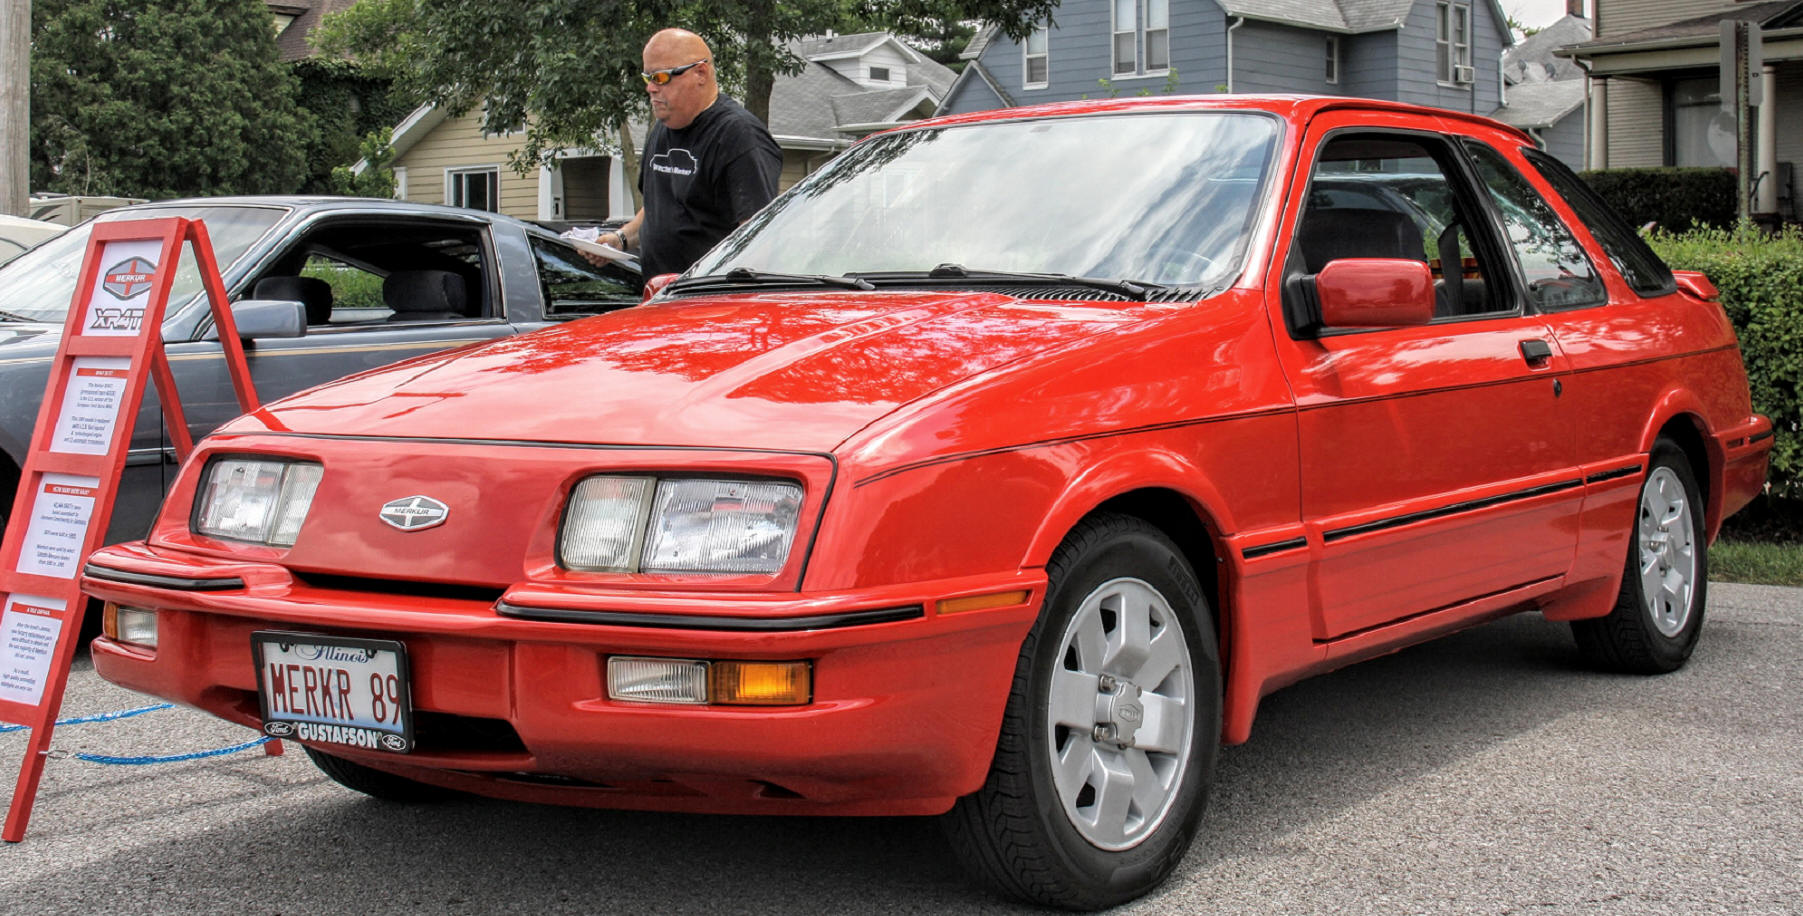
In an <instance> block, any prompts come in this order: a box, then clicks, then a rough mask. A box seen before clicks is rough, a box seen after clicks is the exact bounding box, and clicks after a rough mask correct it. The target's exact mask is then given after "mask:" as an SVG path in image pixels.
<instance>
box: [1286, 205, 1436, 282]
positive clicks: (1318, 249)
mask: <svg viewBox="0 0 1803 916" xmlns="http://www.w3.org/2000/svg"><path fill="white" fill-rule="evenodd" d="M1297 241H1298V242H1299V243H1300V244H1301V246H1302V259H1303V260H1304V261H1305V262H1306V264H1305V265H1304V266H1305V268H1306V269H1307V270H1308V272H1309V273H1320V272H1321V268H1323V267H1326V266H1327V262H1329V261H1335V260H1338V259H1340V258H1406V259H1408V260H1410V261H1425V260H1427V258H1425V257H1423V255H1422V252H1423V250H1424V249H1423V248H1422V245H1421V227H1419V226H1417V225H1416V224H1415V221H1414V220H1412V219H1410V218H1409V217H1408V216H1406V215H1404V214H1401V213H1398V212H1396V211H1395V210H1374V209H1364V208H1358V207H1331V208H1326V209H1320V210H1317V209H1314V208H1312V207H1311V208H1310V209H1309V210H1308V211H1307V212H1306V213H1304V214H1303V215H1302V235H1301V237H1300V238H1299V239H1298V240H1297Z"/></svg>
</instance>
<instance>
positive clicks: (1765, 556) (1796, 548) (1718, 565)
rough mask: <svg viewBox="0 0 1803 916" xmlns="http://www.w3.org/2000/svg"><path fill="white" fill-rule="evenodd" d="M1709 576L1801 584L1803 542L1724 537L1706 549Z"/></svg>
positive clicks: (1765, 582) (1743, 580)
mask: <svg viewBox="0 0 1803 916" xmlns="http://www.w3.org/2000/svg"><path fill="white" fill-rule="evenodd" d="M1709 578H1710V579H1711V580H1713V581H1716V582H1747V583H1751V584H1754V585H1792V586H1803V544H1776V543H1770V542H1760V541H1731V540H1728V539H1726V538H1723V539H1722V540H1719V541H1716V542H1715V543H1714V544H1713V545H1711V546H1710V548H1709Z"/></svg>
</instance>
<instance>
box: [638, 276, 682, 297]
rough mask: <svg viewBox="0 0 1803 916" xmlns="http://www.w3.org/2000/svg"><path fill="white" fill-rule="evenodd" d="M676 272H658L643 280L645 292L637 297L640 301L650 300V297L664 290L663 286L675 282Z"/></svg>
mask: <svg viewBox="0 0 1803 916" xmlns="http://www.w3.org/2000/svg"><path fill="white" fill-rule="evenodd" d="M676 277H677V275H676V274H658V275H657V276H655V277H652V278H651V279H649V280H646V281H645V294H644V295H643V296H641V297H639V301H640V302H650V301H651V297H652V296H655V295H657V294H658V293H661V292H663V291H664V287H666V286H669V285H670V284H671V283H673V282H675V280H676Z"/></svg>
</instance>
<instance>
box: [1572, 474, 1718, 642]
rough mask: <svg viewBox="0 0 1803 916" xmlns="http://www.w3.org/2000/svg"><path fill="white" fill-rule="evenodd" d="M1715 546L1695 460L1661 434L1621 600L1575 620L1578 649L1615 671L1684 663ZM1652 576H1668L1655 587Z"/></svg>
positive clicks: (1643, 489)
mask: <svg viewBox="0 0 1803 916" xmlns="http://www.w3.org/2000/svg"><path fill="white" fill-rule="evenodd" d="M1685 541H1688V543H1687V544H1686V543H1685ZM1708 552H1709V547H1708V544H1707V543H1706V539H1705V531H1704V527H1703V496H1702V490H1701V489H1699V488H1698V486H1697V480H1696V475H1695V474H1694V473H1693V472H1692V471H1691V468H1690V460H1689V459H1687V458H1685V457H1684V452H1683V451H1682V450H1681V449H1679V448H1678V447H1677V446H1676V445H1674V444H1673V443H1672V442H1670V441H1669V440H1666V439H1661V440H1659V441H1658V442H1657V443H1655V444H1654V445H1653V451H1652V454H1651V455H1650V456H1649V459H1648V461H1647V474H1646V478H1645V480H1643V481H1642V482H1641V485H1640V496H1639V505H1638V507H1637V509H1636V512H1635V523H1634V531H1633V532H1632V533H1631V536H1630V538H1629V543H1628V559H1627V564H1626V566H1625V567H1624V570H1623V573H1622V580H1621V591H1620V592H1619V593H1618V594H1617V596H1616V599H1615V608H1614V609H1613V610H1611V611H1610V612H1609V614H1608V615H1607V616H1604V617H1597V618H1594V619H1591V620H1575V621H1572V624H1571V632H1572V636H1573V637H1574V638H1575V639H1576V640H1577V644H1578V651H1579V652H1580V653H1581V654H1582V655H1583V656H1584V658H1585V659H1586V660H1587V661H1589V662H1590V663H1591V664H1593V665H1595V666H1597V667H1599V668H1603V669H1605V670H1609V671H1623V672H1629V673H1634V674H1665V673H1667V672H1670V671H1676V670H1678V669H1679V668H1682V667H1684V662H1685V661H1686V660H1688V659H1689V658H1690V653H1691V652H1692V650H1694V649H1695V648H1696V645H1697V637H1698V636H1700V635H1701V634H1702V631H1703V608H1704V606H1705V604H1706V603H1707V600H1706V599H1707V597H1708V591H1709V555H1708ZM1686 569H1688V576H1686ZM1649 577H1658V578H1659V579H1660V580H1661V587H1660V588H1658V589H1655V590H1654V591H1653V594H1651V595H1649V593H1648V591H1649V590H1648V587H1647V582H1648V578H1649Z"/></svg>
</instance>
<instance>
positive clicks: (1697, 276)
mask: <svg viewBox="0 0 1803 916" xmlns="http://www.w3.org/2000/svg"><path fill="white" fill-rule="evenodd" d="M1672 279H1674V280H1676V281H1678V289H1679V290H1680V291H1681V292H1683V293H1684V294H1686V295H1688V296H1690V297H1692V298H1695V299H1701V300H1703V301H1704V302H1712V301H1714V300H1716V299H1720V298H1721V297H1722V293H1721V290H1718V289H1716V288H1715V284H1714V283H1711V282H1709V278H1708V277H1707V276H1705V275H1704V274H1703V272H1702V271H1700V270H1674V271H1672Z"/></svg>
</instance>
